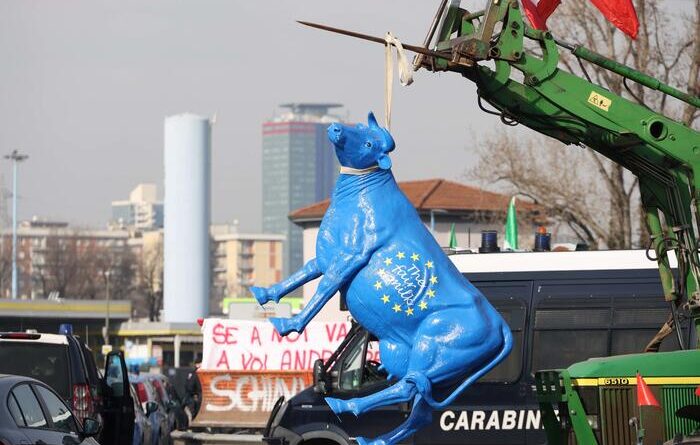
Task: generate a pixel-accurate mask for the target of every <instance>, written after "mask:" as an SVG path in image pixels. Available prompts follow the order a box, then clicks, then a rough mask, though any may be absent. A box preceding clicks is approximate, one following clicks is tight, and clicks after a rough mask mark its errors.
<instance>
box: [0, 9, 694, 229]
mask: <svg viewBox="0 0 700 445" xmlns="http://www.w3.org/2000/svg"><path fill="white" fill-rule="evenodd" d="M437 3H438V2H437V1H435V2H430V1H428V2H411V3H410V4H408V3H407V2H401V3H399V2H397V1H395V0H394V1H384V2H371V1H369V0H358V1H355V2H343V3H341V2H333V5H332V6H330V5H329V4H328V2H323V1H320V0H313V1H311V0H304V1H300V2H284V1H281V0H279V1H271V2H226V1H217V0H207V1H198V2H194V1H191V2H168V1H164V0H154V1H152V2H141V1H137V0H127V1H123V2H119V3H111V2H107V1H87V0H76V1H74V2H70V3H65V2H26V1H19V0H9V1H6V2H2V3H0V54H2V55H3V56H4V58H5V59H6V60H11V61H12V63H9V64H6V67H5V68H4V69H3V70H2V72H0V94H2V97H3V100H2V101H0V122H2V127H1V128H2V131H0V154H3V155H4V154H7V153H10V152H11V151H12V150H14V149H17V150H19V151H20V152H22V153H25V154H27V155H29V156H30V158H29V159H28V160H27V162H24V163H23V164H22V165H21V166H20V169H19V170H20V172H19V193H18V195H19V219H20V220H28V219H30V218H31V217H32V216H34V215H36V216H39V217H41V218H45V219H50V220H64V221H68V222H70V223H72V224H79V225H87V226H91V227H104V225H105V224H106V223H107V221H108V219H109V216H110V203H111V201H113V200H117V199H120V198H121V197H123V196H124V195H125V193H127V192H128V191H129V190H131V189H132V188H133V187H134V186H135V185H136V184H139V183H143V182H152V183H156V184H158V186H159V187H161V186H162V184H163V159H162V151H163V135H162V122H163V119H164V118H165V116H168V115H171V114H176V113H182V112H187V111H191V112H195V113H198V114H201V115H205V116H209V117H211V116H214V115H216V117H217V123H216V125H215V127H214V130H213V144H212V145H213V146H212V221H214V222H226V221H232V220H234V219H237V220H239V221H240V225H241V229H242V230H244V231H259V230H260V228H261V227H262V224H261V213H262V212H261V208H262V203H261V201H262V187H261V184H262V178H261V174H260V169H259V165H260V163H261V157H262V153H261V152H262V134H261V131H260V124H261V123H262V122H263V121H265V120H267V119H269V118H270V117H272V116H273V115H274V114H275V107H276V106H277V104H280V103H286V102H294V101H305V102H337V103H343V104H344V105H345V107H346V110H348V115H347V120H349V121H356V122H363V121H365V120H366V114H367V112H368V111H369V110H373V111H375V113H377V116H378V118H379V119H380V121H383V117H382V114H383V113H382V110H383V108H384V104H383V100H384V49H383V48H382V47H381V45H375V44H372V43H368V42H362V41H359V40H356V39H351V38H348V37H344V36H337V35H332V34H328V33H323V32H321V31H318V30H312V29H308V28H304V27H302V26H301V25H298V24H297V23H296V22H295V20H309V21H314V22H319V23H326V24H329V25H332V26H337V27H342V28H347V29H353V30H356V31H359V32H365V33H369V34H374V35H379V36H381V35H384V33H385V32H386V31H388V30H391V31H392V33H393V34H394V35H396V36H398V37H399V38H400V39H401V40H402V41H403V42H405V43H412V44H420V43H421V42H422V41H423V39H424V37H425V33H426V31H427V28H428V26H429V24H430V20H431V18H432V16H433V14H434V12H435V9H436V8H437ZM676 6H677V8H676V9H678V10H679V11H680V12H674V14H676V16H678V14H680V13H683V12H684V11H685V12H689V11H690V10H691V9H692V7H693V2H692V1H690V0H681V1H679V2H674V8H675V7H676ZM369 10H371V11H372V14H368V13H367V11H369ZM552 19H553V20H555V19H556V14H555V15H554V16H553V18H552ZM263 23H264V24H265V26H264V31H263V32H260V29H262V28H261V27H262V24H263ZM681 29H682V27H680V26H678V27H677V28H676V31H675V32H681V31H680V30H681ZM127 31H128V32H127ZM562 38H563V39H564V40H567V41H575V40H576V36H562ZM253 40H254V41H255V44H251V42H252V41H253ZM392 121H393V127H392V132H393V134H394V136H395V139H396V141H397V149H396V151H395V152H393V153H392V157H393V158H394V165H395V166H396V167H395V168H394V173H395V175H396V176H397V178H398V179H399V180H411V179H426V178H437V177H440V178H446V179H453V180H464V177H463V174H464V172H465V171H466V170H467V169H468V168H469V167H470V166H471V162H472V161H473V160H474V157H473V151H472V149H473V148H474V146H475V144H476V143H477V142H478V140H482V139H483V138H484V137H486V136H488V134H489V132H494V131H512V130H507V127H505V126H503V125H502V124H501V123H500V121H499V119H498V117H496V116H490V115H487V114H485V113H483V112H481V111H480V110H478V107H477V104H476V94H475V87H474V86H473V85H472V84H471V83H469V82H467V81H465V80H464V79H462V78H460V76H458V75H456V74H451V73H443V74H433V73H428V72H425V71H421V72H418V73H416V81H415V82H414V84H413V85H412V86H410V87H408V88H400V87H399V86H398V83H397V84H396V88H395V91H394V104H393V119H392ZM481 129H484V130H483V131H482V130H481ZM515 131H520V132H521V134H528V135H529V134H532V132H529V131H527V130H517V129H516V130H515ZM0 175H1V177H0V182H2V184H3V185H4V188H5V190H6V191H7V190H9V189H10V181H11V177H10V175H11V170H10V165H9V164H8V163H7V162H4V163H2V162H0ZM5 196H7V192H6V193H5ZM6 205H7V206H9V203H6ZM6 213H7V214H9V212H6ZM1 215H2V213H0V216H1Z"/></svg>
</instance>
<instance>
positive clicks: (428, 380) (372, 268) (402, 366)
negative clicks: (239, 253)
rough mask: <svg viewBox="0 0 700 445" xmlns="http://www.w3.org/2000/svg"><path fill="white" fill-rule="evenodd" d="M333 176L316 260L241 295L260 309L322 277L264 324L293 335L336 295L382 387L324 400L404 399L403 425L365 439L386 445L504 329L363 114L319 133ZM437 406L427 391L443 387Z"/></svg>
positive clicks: (347, 407)
mask: <svg viewBox="0 0 700 445" xmlns="http://www.w3.org/2000/svg"><path fill="white" fill-rule="evenodd" d="M328 138H329V139H330V141H331V142H332V143H333V145H334V147H335V152H336V155H337V157H338V161H340V165H341V169H340V173H341V174H340V176H339V177H338V181H337V183H336V185H335V189H334V191H333V195H332V197H331V203H330V207H329V208H328V211H327V212H326V214H325V216H324V217H323V222H322V223H321V228H320V231H319V234H318V238H317V240H316V255H317V256H316V258H314V259H312V260H311V261H309V262H308V263H306V264H305V265H304V266H303V267H302V268H301V269H300V270H298V271H297V272H295V273H294V274H293V275H291V276H290V277H289V278H287V279H285V280H283V281H282V282H280V283H278V284H275V285H273V286H270V287H268V288H261V287H253V288H251V291H252V292H253V295H254V296H255V298H256V299H257V300H258V302H259V303H260V304H265V303H267V302H268V301H270V300H272V301H275V302H278V301H279V300H280V298H282V297H283V296H284V295H286V294H288V293H289V292H291V291H292V290H294V289H296V288H298V287H299V286H301V285H303V284H304V283H306V282H308V281H311V280H313V279H315V278H318V277H320V276H323V278H322V279H321V281H320V282H319V285H318V288H317V291H316V294H315V295H314V296H313V297H312V298H311V300H310V301H309V303H308V304H307V305H306V306H305V307H304V309H303V310H302V311H301V312H300V313H299V314H298V315H296V316H294V317H291V318H272V319H271V320H270V321H271V322H272V323H273V324H274V326H275V328H276V329H277V331H278V332H279V333H280V334H281V335H287V334H289V333H290V332H301V331H303V329H304V327H305V326H306V325H307V324H308V323H309V321H311V319H312V318H313V317H314V316H315V315H316V314H317V313H318V312H319V311H320V310H321V308H322V307H323V306H324V305H325V304H326V303H327V302H328V301H329V300H330V299H331V297H332V296H333V295H334V294H335V293H336V292H338V291H339V292H340V293H341V294H342V295H343V296H344V297H345V299H346V301H347V306H348V309H349V310H350V313H351V314H352V316H353V317H354V319H355V320H357V322H358V323H360V324H361V325H362V326H363V327H365V328H366V329H367V330H368V331H369V332H371V333H372V334H373V335H374V336H376V337H377V338H378V339H379V351H380V356H381V360H382V366H383V368H384V369H386V370H387V372H388V373H389V379H391V380H396V381H395V383H393V384H392V385H391V386H389V387H387V388H386V389H383V390H381V391H378V392H376V393H374V394H370V395H368V396H365V397H361V398H353V399H349V400H341V399H337V398H332V397H327V398H326V402H327V403H328V405H329V406H330V408H331V409H332V410H333V412H335V413H336V414H340V413H344V412H351V413H353V414H355V415H356V416H359V415H360V414H362V413H365V412H367V411H369V410H373V409H375V408H377V407H380V406H386V405H392V404H397V403H401V402H407V401H412V402H413V404H412V411H411V414H410V416H409V417H408V419H407V420H406V421H405V422H404V423H403V424H401V425H400V426H399V427H397V428H396V429H395V430H393V431H391V432H389V433H386V434H384V435H382V436H380V437H378V438H376V439H374V440H367V439H365V438H361V437H358V438H357V439H356V440H357V442H358V443H359V444H361V445H364V444H373V445H380V444H386V445H389V444H395V443H397V442H399V441H401V440H403V439H404V438H406V437H408V436H410V435H412V434H414V433H415V432H416V431H417V430H418V429H420V428H422V427H423V426H425V425H427V424H429V423H430V422H431V421H432V410H433V409H436V408H441V407H445V406H447V405H448V404H450V403H451V402H452V401H454V399H455V398H456V397H457V396H458V395H459V394H460V393H461V392H462V391H463V390H464V389H465V388H467V387H468V386H469V385H470V384H472V383H474V382H475V381H476V380H477V379H479V378H480V377H482V376H483V375H484V374H486V373H487V372H488V371H489V370H491V369H492V368H493V367H494V366H496V365H497V364H498V363H499V362H500V361H502V360H503V359H504V358H505V357H506V356H507V355H508V353H509V352H510V350H511V348H512V344H513V341H512V335H511V332H510V328H509V327H508V325H507V324H506V322H505V321H504V320H503V319H502V318H501V316H500V315H499V313H498V312H497V311H496V310H495V309H494V308H493V306H491V304H490V303H489V302H488V300H487V299H486V297H484V295H483V294H482V293H481V292H479V290H478V289H476V288H475V287H474V286H473V285H472V284H471V283H469V281H467V279H466V278H464V277H463V276H462V274H460V273H459V271H458V270H457V268H456V267H455V266H454V265H453V264H452V262H451V261H450V260H449V259H448V258H447V256H446V255H445V254H444V253H443V251H442V249H441V248H440V246H439V245H438V243H437V242H436V241H435V238H434V237H433V236H432V235H431V234H430V232H428V230H427V229H426V227H425V225H424V224H423V223H422V222H421V220H420V217H419V216H418V214H417V212H416V210H415V209H414V207H413V205H412V204H411V202H410V201H409V200H408V199H407V198H406V196H405V195H404V194H403V193H402V192H401V190H400V189H399V187H398V185H397V183H396V180H395V179H394V176H393V174H392V173H391V159H390V158H389V153H390V152H391V151H392V150H393V149H394V146H395V144H394V139H393V138H392V136H391V134H389V132H388V131H387V130H386V129H384V128H382V127H380V126H379V125H378V124H377V121H376V119H375V117H374V115H373V114H372V113H370V114H369V117H368V123H367V125H363V124H358V125H356V126H346V125H341V124H338V123H334V124H331V125H330V126H329V127H328ZM453 387H455V388H456V389H454V390H453V391H452V392H451V393H450V395H449V396H447V397H446V398H445V399H444V400H442V401H437V400H435V399H434V398H433V389H442V390H443V391H445V390H447V391H449V388H453Z"/></svg>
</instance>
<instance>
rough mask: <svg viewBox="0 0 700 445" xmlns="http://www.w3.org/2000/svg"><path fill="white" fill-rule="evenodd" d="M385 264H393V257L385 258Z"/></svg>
mask: <svg viewBox="0 0 700 445" xmlns="http://www.w3.org/2000/svg"><path fill="white" fill-rule="evenodd" d="M384 264H386V265H387V266H390V265H391V258H387V259H385V260H384Z"/></svg>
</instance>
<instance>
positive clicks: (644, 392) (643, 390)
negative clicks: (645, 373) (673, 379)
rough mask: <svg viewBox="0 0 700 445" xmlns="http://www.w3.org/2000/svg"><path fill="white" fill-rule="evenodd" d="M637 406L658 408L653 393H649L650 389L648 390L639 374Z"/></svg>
mask: <svg viewBox="0 0 700 445" xmlns="http://www.w3.org/2000/svg"><path fill="white" fill-rule="evenodd" d="M637 406H655V407H657V408H659V402H657V401H656V397H654V393H652V392H651V389H649V387H648V386H647V384H646V382H644V379H643V378H642V376H641V375H639V373H637Z"/></svg>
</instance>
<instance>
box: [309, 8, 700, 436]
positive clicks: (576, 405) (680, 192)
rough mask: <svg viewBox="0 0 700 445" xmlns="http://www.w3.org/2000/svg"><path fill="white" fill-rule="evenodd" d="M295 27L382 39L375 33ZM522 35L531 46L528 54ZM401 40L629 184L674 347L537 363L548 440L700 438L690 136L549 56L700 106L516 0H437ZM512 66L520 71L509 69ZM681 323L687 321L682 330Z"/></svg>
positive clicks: (698, 182) (426, 62) (699, 190)
mask: <svg viewBox="0 0 700 445" xmlns="http://www.w3.org/2000/svg"><path fill="white" fill-rule="evenodd" d="M303 23H304V22H303ZM304 24H306V25H309V26H313V27H317V28H321V29H325V30H328V31H333V32H338V33H341V34H346V35H350V36H353V37H358V38H362V39H366V40H370V41H374V42H377V43H382V44H383V43H385V40H384V39H382V38H378V37H373V36H367V35H363V34H359V33H356V32H352V31H345V30H340V29H337V28H330V27H328V26H324V25H316V24H311V23H304ZM526 39H527V40H529V41H531V42H534V46H535V47H536V48H538V50H537V51H532V50H529V49H528V46H527V45H525V44H524V42H525V40H526ZM531 46H532V45H531ZM404 48H406V49H408V50H411V51H413V52H416V53H418V56H417V57H416V58H415V60H414V69H416V70H417V69H421V68H422V69H427V70H430V71H433V72H439V71H451V72H455V73H457V74H461V75H462V76H463V77H464V78H466V79H468V80H470V81H472V82H474V83H475V84H476V86H477V92H478V96H479V101H480V105H481V101H484V102H487V103H488V104H490V105H491V107H493V108H494V109H495V110H496V111H490V112H495V113H497V114H499V115H500V116H501V119H502V120H503V121H504V122H505V123H519V124H522V125H524V126H527V127H529V128H531V129H533V130H535V131H537V132H539V133H542V134H545V135H548V136H551V137H553V138H555V139H557V140H559V141H561V142H563V143H565V144H574V145H585V146H588V147H590V148H591V149H593V150H595V151H596V152H598V153H600V154H602V155H604V156H606V157H607V158H609V159H611V160H612V161H614V162H616V163H618V164H620V165H622V166H624V167H625V168H626V169H627V170H629V171H630V172H632V173H633V174H634V175H636V176H637V178H638V180H639V188H640V195H641V200H642V204H643V207H644V211H645V213H646V215H645V216H646V223H647V226H648V228H649V231H650V233H651V237H652V244H653V245H652V247H653V250H654V252H655V256H656V261H657V262H658V266H659V273H660V275H661V282H662V284H663V288H664V294H665V295H664V297H665V300H666V301H667V302H668V303H669V307H670V316H669V322H667V324H666V325H665V326H664V329H665V330H666V333H667V334H668V332H669V331H670V332H673V331H674V330H675V331H676V334H677V337H678V341H679V343H680V345H681V350H679V351H676V352H649V353H640V354H634V355H625V356H616V357H607V358H592V359H590V360H587V361H585V362H583V363H577V364H574V365H572V366H570V367H569V368H567V369H558V370H541V371H539V372H538V373H537V374H536V381H537V394H538V401H539V403H540V406H541V410H542V415H543V420H544V423H545V428H546V432H547V437H548V441H549V443H550V444H551V445H555V444H567V443H568V444H572V443H577V444H586V445H587V444H606V445H621V444H634V443H637V444H660V443H669V444H671V443H683V444H690V443H699V444H700V391H698V390H697V389H696V388H698V387H699V386H700V350H699V349H698V345H699V343H698V341H699V340H698V338H700V262H699V261H698V239H697V234H698V233H700V227H699V226H698V222H699V221H700V213H698V198H700V134H699V133H698V132H697V131H696V130H694V129H692V128H689V127H687V126H685V125H683V124H681V123H679V122H676V121H675V120H673V119H670V118H669V117H667V116H665V115H663V114H660V113H656V112H654V111H653V110H650V109H649V108H647V107H645V106H643V105H640V104H638V103H635V102H632V101H630V100H627V99H626V98H623V97H621V96H619V95H616V94H613V93H612V92H610V91H608V90H607V89H605V88H603V87H601V86H599V85H596V84H595V83H593V82H592V81H590V80H588V79H584V78H582V77H580V76H577V75H574V74H572V73H569V72H567V71H565V70H562V69H561V68H560V67H559V61H560V56H559V52H560V51H569V52H570V53H571V54H573V56H574V57H576V58H577V59H579V60H580V61H581V60H583V61H587V62H588V63H591V64H595V65H597V66H599V67H601V68H603V69H606V70H609V71H611V72H613V73H616V74H618V75H620V76H622V77H624V78H625V79H628V80H630V81H633V82H636V83H638V84H640V85H643V86H644V87H646V88H650V89H654V90H658V91H661V92H662V93H664V94H666V95H668V96H672V97H674V98H676V99H678V100H680V101H683V102H684V103H686V104H689V105H692V106H694V107H698V106H700V98H699V97H697V96H692V95H689V94H687V93H684V92H682V91H679V90H677V89H675V88H673V87H671V86H669V85H666V84H664V83H662V82H660V81H658V80H657V79H655V78H653V77H650V76H648V75H646V74H644V73H641V72H639V71H636V70H634V69H632V68H630V67H628V66H626V65H623V64H620V63H618V62H616V61H614V60H610V59H608V58H606V57H604V56H602V55H600V54H597V53H595V52H593V51H591V50H588V49H586V48H584V47H582V46H578V45H572V44H569V43H566V42H564V41H561V40H558V39H556V38H555V37H554V36H553V35H552V33H551V32H549V31H546V30H538V29H534V28H533V27H531V26H529V24H528V23H526V21H525V20H523V11H522V7H521V5H520V4H519V3H518V1H517V0H488V1H487V5H486V8H485V9H484V10H482V11H476V12H470V11H468V10H466V9H463V8H462V7H461V2H460V1H459V0H451V1H449V2H448V1H447V0H443V1H442V2H441V4H440V6H439V8H438V11H437V13H436V15H435V18H434V20H433V23H432V25H431V27H430V30H429V32H428V35H427V37H426V39H425V42H424V44H423V45H422V46H412V45H404ZM484 62H489V63H484ZM514 71H519V72H520V75H518V76H513V75H512V74H513V72H514ZM516 79H522V80H516ZM481 108H482V109H484V110H485V111H486V109H485V108H484V107H483V106H481ZM672 255H673V256H675V260H676V262H677V267H676V268H675V270H674V268H672V264H671V262H670V260H669V257H670V256H672ZM681 320H689V322H690V329H689V331H690V332H689V333H687V335H686V336H683V335H682V332H681V329H680V326H681ZM637 374H640V375H641V376H643V378H644V379H646V380H645V381H646V384H648V391H650V392H651V394H653V396H654V398H655V400H656V401H658V405H660V406H659V407H655V406H640V405H643V404H642V403H641V401H639V400H637V391H638V390H639V389H640V388H638V387H637V386H638V385H637V377H636V376H637ZM644 386H645V388H647V387H646V385H644Z"/></svg>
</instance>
